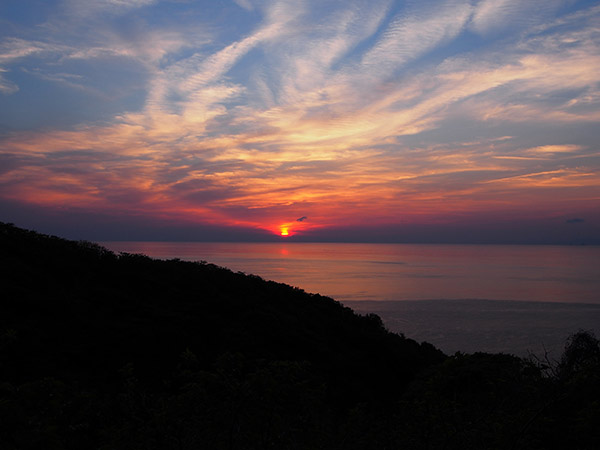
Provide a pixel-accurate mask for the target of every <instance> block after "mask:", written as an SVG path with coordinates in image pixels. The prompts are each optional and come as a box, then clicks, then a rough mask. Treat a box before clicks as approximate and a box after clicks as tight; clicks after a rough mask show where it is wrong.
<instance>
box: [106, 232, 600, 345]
mask: <svg viewBox="0 0 600 450" xmlns="http://www.w3.org/2000/svg"><path fill="white" fill-rule="evenodd" d="M102 244H103V245H105V246H106V247H108V248H110V249H111V250H114V251H118V252H128V253H143V254H146V255H148V256H151V257H155V258H161V259H171V258H180V259H182V260H190V261H199V260H202V261H207V262H210V263H214V264H217V265H220V266H224V267H228V268H230V269H232V270H234V271H241V272H245V273H252V274H256V275H259V276H261V277H263V278H265V279H269V280H275V281H279V282H283V283H287V284H290V285H293V286H297V287H300V288H302V289H304V290H305V291H307V292H318V293H320V294H323V295H328V296H331V297H333V298H335V299H336V300H339V301H341V302H343V303H344V304H346V305H347V306H350V307H351V308H353V309H354V310H356V311H357V312H360V313H368V312H374V313H377V314H379V315H380V316H381V317H382V319H383V321H384V323H385V324H386V326H387V327H388V328H389V329H390V330H392V331H395V332H400V333H404V334H405V335H406V336H408V337H411V338H413V339H416V340H419V341H423V340H425V341H428V342H431V343H432V344H434V345H436V346H438V347H439V348H441V349H442V350H444V351H446V352H448V353H454V352H456V351H459V350H460V351H463V352H474V351H490V352H507V353H514V354H518V355H522V356H524V355H526V354H527V353H529V352H534V353H537V354H542V353H544V352H545V351H549V352H550V353H551V354H553V355H555V356H556V355H558V354H560V352H561V349H562V345H563V343H564V340H565V338H566V337H567V336H568V335H569V334H570V333H573V332H575V331H577V330H578V329H592V330H594V329H595V330H596V331H600V247H594V246H516V245H515V246H500V245H415V244H340V243H326V244H321V243H319V244H316V243H204V242H193V243H184V242H105V243H102Z"/></svg>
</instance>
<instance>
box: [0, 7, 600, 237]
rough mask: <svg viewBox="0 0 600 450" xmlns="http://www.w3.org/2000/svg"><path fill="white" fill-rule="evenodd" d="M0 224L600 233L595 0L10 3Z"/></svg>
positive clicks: (2, 81)
mask: <svg viewBox="0 0 600 450" xmlns="http://www.w3.org/2000/svg"><path fill="white" fill-rule="evenodd" d="M0 220H1V221H4V222H11V223H15V224H16V225H18V226H24V227H26V228H33V229H36V230H38V231H41V232H45V233H50V234H58V235H60V236H64V237H70V238H77V239H89V240H214V241H220V240H222V241H231V240H233V241H235V240H239V241H270V240H274V241H280V240H290V241H294V240H296V241H349V242H360V241H364V242H442V243H445V242H447V243H458V242H465V243H534V244H535V243H557V244H573V243H588V244H600V4H598V2H597V1H577V0H528V1H522V0H448V1H435V0H432V1H417V0H408V1H389V0H368V1H363V0H345V1H328V0H316V1H312V0H293V1H279V0H231V1H226V0H221V1H219V0H211V1H192V0H189V1H188V0H163V1H160V0H3V1H2V2H1V3H0Z"/></svg>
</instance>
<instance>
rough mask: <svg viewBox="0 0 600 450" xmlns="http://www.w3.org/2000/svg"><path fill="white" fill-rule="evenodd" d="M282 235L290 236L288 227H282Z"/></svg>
mask: <svg viewBox="0 0 600 450" xmlns="http://www.w3.org/2000/svg"><path fill="white" fill-rule="evenodd" d="M281 235H282V236H289V235H290V233H289V231H288V227H281Z"/></svg>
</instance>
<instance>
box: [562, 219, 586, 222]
mask: <svg viewBox="0 0 600 450" xmlns="http://www.w3.org/2000/svg"><path fill="white" fill-rule="evenodd" d="M565 222H566V223H583V222H585V220H584V219H578V218H575V219H567V220H566V221H565Z"/></svg>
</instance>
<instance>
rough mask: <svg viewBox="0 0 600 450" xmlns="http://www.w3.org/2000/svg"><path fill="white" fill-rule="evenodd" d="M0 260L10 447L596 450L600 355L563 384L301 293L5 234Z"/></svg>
mask: <svg viewBox="0 0 600 450" xmlns="http://www.w3.org/2000/svg"><path fill="white" fill-rule="evenodd" d="M0 255H1V256H0V271H1V273H2V286H3V295H2V298H3V299H2V301H0V448H2V449H34V448H40V449H41V448H44V449H81V448H98V449H121V448H122V449H137V448H139V449H195V448H211V449H221V448H223V449H252V448H277V449H285V448H290V449H292V448H293V449H317V448H327V449H338V448H339V449H354V448H355V449H363V448H373V449H375V448H378V449H379V448H396V447H398V446H401V447H402V448H555V447H552V446H553V445H554V444H556V445H564V441H565V439H567V438H568V436H570V434H565V433H561V430H563V431H564V427H570V426H571V425H572V426H577V427H578V430H579V436H580V437H579V438H578V439H579V441H580V443H581V445H579V446H575V447H572V448H593V445H592V444H595V443H597V442H599V441H597V440H596V439H597V434H596V435H594V434H593V433H594V432H593V427H591V426H589V425H588V420H595V419H596V418H600V414H599V412H598V411H599V407H598V404H600V403H597V399H598V398H600V396H599V395H598V388H597V387H593V386H597V385H596V384H594V383H595V381H596V380H597V379H598V375H597V373H596V372H597V371H596V368H598V367H600V365H598V358H597V356H595V357H596V360H594V356H593V355H592V357H591V359H590V358H588V359H585V358H584V359H585V361H588V360H589V361H592V362H591V363H588V362H586V364H587V365H583V366H582V365H581V364H579V363H580V362H581V358H579V359H577V358H576V362H577V364H575V363H572V364H571V366H569V367H571V369H572V373H571V375H569V377H566V375H565V373H567V371H566V370H567V369H566V367H567V366H566V365H565V364H566V363H563V365H561V366H557V367H556V368H555V369H556V371H555V373H554V374H550V375H548V370H546V371H545V369H544V367H542V366H541V365H540V364H533V363H531V362H527V361H523V360H521V359H518V358H515V357H512V356H508V355H482V354H478V355H460V354H459V355H455V356H454V357H451V358H448V357H446V356H445V355H443V354H442V353H441V352H440V351H438V350H437V349H435V348H434V347H433V346H431V345H429V344H426V343H423V344H418V343H417V342H415V341H412V340H410V339H407V338H405V337H403V336H400V335H396V334H392V333H390V332H388V331H386V330H385V328H384V327H383V326H382V323H381V321H380V320H379V318H378V317H377V316H374V315H368V316H364V317H363V316H359V315H356V314H355V313H354V312H353V311H351V310H350V309H349V308H346V307H344V306H342V305H341V304H339V303H338V302H336V301H334V300H333V299H330V298H327V297H322V296H320V295H316V294H308V293H305V292H304V291H302V290H300V289H298V288H294V287H290V286H287V285H284V284H279V283H274V282H270V281H265V280H262V279H260V278H258V277H256V276H249V275H245V274H241V273H233V272H231V271H229V270H227V269H224V268H220V267H216V266H214V265H211V264H207V263H203V262H198V263H191V262H183V261H179V260H170V261H160V260H153V259H150V258H148V257H145V256H142V255H130V254H114V253H112V252H110V251H108V250H106V249H104V248H102V247H100V246H98V245H95V244H91V243H87V242H73V241H67V240H64V239H60V238H57V237H50V236H45V235H41V234H38V233H35V232H32V231H26V230H22V229H19V228H17V227H14V226H12V225H9V224H1V225H0ZM586 336H588V337H589V338H590V339H591V340H590V341H589V342H588V344H587V347H585V345H584V347H585V348H587V349H588V350H589V349H592V350H591V351H592V354H593V351H594V348H595V349H597V348H598V345H597V344H598V343H597V341H596V340H595V338H593V336H589V335H586ZM594 361H595V362H594ZM590 364H591V365H590ZM594 364H596V366H594ZM582 367H583V368H582ZM590 367H591V368H592V369H590ZM571 369H569V370H571ZM545 373H546V374H545ZM582 374H583V375H585V377H584V378H585V379H584V380H583V381H581V380H579V378H580V376H581V375H582ZM578 377H579V378H578ZM594 377H595V378H594ZM574 379H575V380H578V381H577V383H574V382H572V380H574ZM565 380H567V381H565ZM582 398H583V399H585V401H583V402H581V401H579V400H581V399H582ZM595 402H596V403H595ZM563 415H566V416H565V417H563ZM566 418H568V420H567V419H566ZM589 423H591V422H589ZM561 427H562V428H561ZM515 430H516V431H515ZM596 433H597V432H596ZM565 436H567V437H565ZM588 444H589V445H588ZM556 448H558V447H556ZM563 448H564V447H563Z"/></svg>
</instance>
